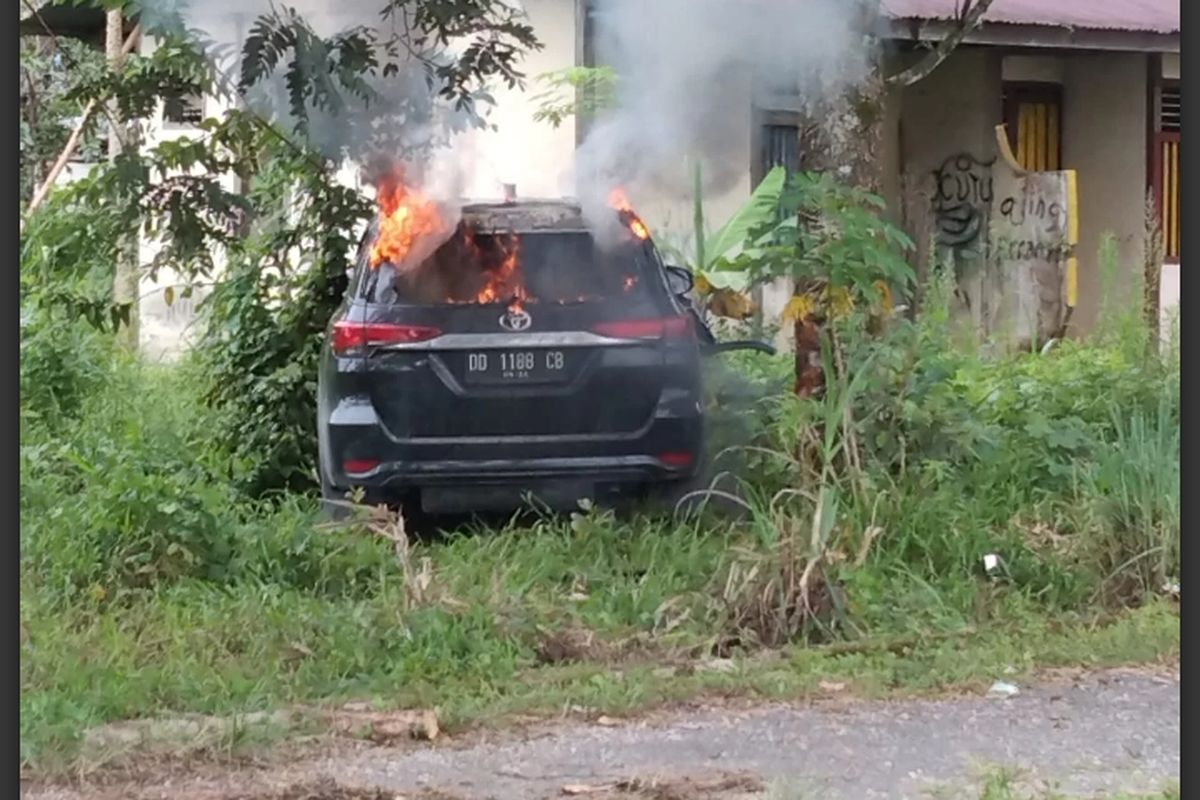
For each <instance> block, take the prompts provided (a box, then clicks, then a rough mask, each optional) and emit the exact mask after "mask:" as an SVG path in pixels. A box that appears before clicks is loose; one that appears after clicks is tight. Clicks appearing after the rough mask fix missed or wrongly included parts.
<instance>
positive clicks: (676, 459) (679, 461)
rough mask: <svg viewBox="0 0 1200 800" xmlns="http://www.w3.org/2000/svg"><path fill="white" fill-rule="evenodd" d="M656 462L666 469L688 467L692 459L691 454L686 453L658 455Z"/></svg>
mask: <svg viewBox="0 0 1200 800" xmlns="http://www.w3.org/2000/svg"><path fill="white" fill-rule="evenodd" d="M658 460H659V461H661V462H662V463H664V464H666V465H667V466H668V467H690V466H691V465H692V460H693V458H692V454H691V453H687V452H677V453H659V454H658Z"/></svg>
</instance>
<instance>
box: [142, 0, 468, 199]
mask: <svg viewBox="0 0 1200 800" xmlns="http://www.w3.org/2000/svg"><path fill="white" fill-rule="evenodd" d="M146 5H147V6H150V7H151V9H152V10H153V9H154V8H155V7H157V10H158V12H159V14H158V15H157V16H158V17H160V18H166V17H167V16H168V15H169V14H173V15H175V16H177V17H178V18H179V19H180V20H181V21H182V23H183V25H184V26H185V27H186V28H188V29H190V30H193V31H196V32H198V33H199V34H200V36H201V37H203V38H204V39H205V40H206V41H208V42H209V43H210V51H209V55H210V57H212V59H213V61H214V63H215V64H216V65H217V67H218V71H219V74H220V75H221V77H222V79H223V84H224V87H225V88H226V89H227V90H234V94H235V95H236V94H238V93H237V92H236V87H237V80H238V76H239V75H240V72H241V62H242V51H243V47H244V45H245V42H246V39H247V37H248V36H249V35H250V33H251V28H252V26H253V25H254V24H255V22H256V21H257V20H258V19H259V17H261V16H263V15H267V14H271V13H273V12H276V11H285V10H294V11H295V12H296V14H297V15H299V16H300V17H302V18H303V19H304V21H305V22H306V23H307V24H308V25H309V26H310V27H311V28H312V30H313V32H314V33H315V34H317V35H318V36H320V37H323V38H326V37H331V36H334V35H337V34H341V33H345V32H347V31H350V30H353V29H356V28H362V27H366V28H372V29H375V30H376V31H377V32H378V33H379V35H380V36H381V37H386V36H387V35H389V34H390V33H391V32H392V28H393V26H397V25H399V24H400V23H399V22H398V21H396V20H391V21H388V20H384V19H382V18H381V15H380V10H381V8H382V6H383V3H382V2H381V0H339V1H338V2H336V3H331V2H328V1H327V0H286V1H285V2H284V3H278V2H275V1H274V0H190V2H189V1H188V0H159V2H158V3H157V4H155V3H147V4H146ZM151 17H152V18H153V17H154V15H153V14H152V15H151ZM293 57H295V54H292V53H288V54H286V55H285V56H284V58H283V59H282V61H283V64H282V65H281V66H280V68H279V69H277V70H276V71H275V73H274V74H272V75H270V76H268V77H266V78H265V79H264V80H262V81H261V82H260V83H259V84H258V85H256V86H254V87H252V88H251V89H250V90H249V91H248V92H246V93H245V94H244V95H240V96H237V97H235V98H231V99H235V100H236V102H238V103H240V104H241V105H242V106H243V107H244V108H246V109H247V110H249V111H251V112H253V113H255V114H258V115H259V116H262V117H263V118H265V119H269V120H271V121H274V122H276V123H278V124H280V125H281V126H283V127H284V128H287V129H291V130H294V129H295V123H296V119H295V118H294V116H293V115H292V113H291V110H290V106H289V99H288V89H287V86H286V85H285V82H284V77H283V74H284V67H285V66H286V64H287V62H289V61H290V60H291V59H292V58H293ZM321 66H323V64H322V65H321ZM367 83H368V85H369V86H370V88H371V90H372V91H373V93H374V96H373V97H372V98H371V99H370V101H367V100H364V99H363V98H360V97H357V96H355V95H353V94H351V93H349V92H345V91H340V92H339V94H340V96H341V100H342V102H343V104H344V105H343V107H342V108H340V109H338V110H336V111H331V110H329V109H325V108H317V107H314V106H313V105H312V104H311V103H310V104H309V105H308V107H307V126H306V130H305V131H304V132H303V134H302V135H303V138H304V140H305V142H306V144H308V145H309V146H311V147H313V148H314V149H316V150H317V151H318V152H320V153H321V154H323V155H324V156H326V157H327V158H330V159H332V160H334V161H335V162H339V163H341V162H346V161H349V162H351V163H353V164H356V165H358V166H360V167H363V169H364V171H363V178H365V179H366V180H367V181H368V182H370V183H372V184H375V182H376V179H377V178H378V176H379V174H380V169H381V167H380V164H381V159H390V160H392V161H393V162H394V166H395V167H397V168H402V169H403V171H404V172H405V174H406V175H409V176H413V177H414V178H421V179H424V178H428V185H426V186H424V187H423V188H424V189H425V191H426V192H427V193H429V194H431V195H433V196H436V197H438V198H439V199H444V200H446V201H451V200H457V197H458V194H459V193H460V191H461V189H462V186H463V185H464V183H465V177H466V173H467V172H468V171H469V169H470V159H469V158H466V157H464V156H465V155H469V152H468V151H467V150H466V148H463V147H461V146H460V143H462V142H463V141H464V140H465V139H466V138H468V136H469V133H468V132H469V129H470V125H469V116H468V115H467V114H466V113H465V112H463V111H460V110H457V109H455V108H453V106H452V104H451V103H450V102H448V101H446V100H444V99H442V98H439V97H438V96H437V94H436V87H431V86H430V84H429V82H428V80H427V75H426V72H425V68H424V65H423V64H422V63H421V62H420V61H418V60H417V59H416V58H409V60H408V61H407V62H406V63H402V64H401V68H400V71H399V72H398V73H395V74H390V75H387V76H382V75H378V76H375V77H373V78H369V79H368V80H367ZM335 86H336V83H335ZM339 88H340V87H339ZM479 110H480V111H484V112H486V110H487V109H486V107H481V108H480V109H479ZM293 135H301V134H298V133H295V134H293ZM455 150H459V151H460V152H455ZM368 165H370V166H368Z"/></svg>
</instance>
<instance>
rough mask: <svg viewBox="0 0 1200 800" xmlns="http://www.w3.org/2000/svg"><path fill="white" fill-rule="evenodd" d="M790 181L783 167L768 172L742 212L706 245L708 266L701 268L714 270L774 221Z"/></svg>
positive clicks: (743, 205)
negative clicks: (754, 232) (753, 232)
mask: <svg viewBox="0 0 1200 800" xmlns="http://www.w3.org/2000/svg"><path fill="white" fill-rule="evenodd" d="M786 179H787V170H785V169H784V168H783V167H775V168H774V169H772V170H771V171H770V172H768V173H767V175H766V177H765V178H763V179H762V182H760V183H759V184H758V186H757V187H755V189H754V191H753V192H751V194H750V197H749V198H747V200H746V202H745V203H743V204H742V206H741V208H739V209H738V210H737V211H735V212H734V214H733V216H732V217H730V218H729V219H728V220H726V221H725V224H724V225H722V226H721V227H720V228H718V229H717V230H716V231H714V232H713V233H712V235H711V236H709V237H708V238H707V240H706V241H705V242H704V254H705V263H703V264H700V265H698V266H700V267H701V268H702V269H710V268H712V266H713V264H714V263H715V262H716V261H717V260H718V259H720V258H722V257H724V256H727V255H728V254H729V252H730V251H731V250H733V248H735V247H737V246H739V245H741V244H744V243H745V242H746V239H747V238H749V236H750V233H751V232H752V231H754V230H755V229H756V228H759V227H760V226H762V225H763V224H765V223H767V222H769V221H771V219H772V218H773V217H774V216H775V215H776V213H778V209H779V199H780V197H781V196H782V194H783V185H784V181H785V180H786Z"/></svg>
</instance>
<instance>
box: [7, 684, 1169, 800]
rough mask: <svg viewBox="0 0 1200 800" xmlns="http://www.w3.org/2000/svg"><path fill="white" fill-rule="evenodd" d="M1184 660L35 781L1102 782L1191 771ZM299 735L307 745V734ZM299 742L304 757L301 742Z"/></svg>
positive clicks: (782, 789)
mask: <svg viewBox="0 0 1200 800" xmlns="http://www.w3.org/2000/svg"><path fill="white" fill-rule="evenodd" d="M1179 712H1180V706H1179V673H1178V670H1177V669H1169V670H1161V671H1149V670H1123V671H1120V670H1119V671H1105V672H1096V673H1083V672H1073V673H1062V674H1059V675H1058V676H1056V677H1054V678H1051V679H1047V680H1045V681H1043V682H1041V683H1039V684H1038V685H1036V686H1021V687H1019V692H1018V693H1017V694H1015V695H1014V696H1010V697H1007V698H999V697H995V696H987V695H985V694H982V693H980V694H975V695H968V696H959V697H951V698H942V699H922V700H903V701H863V700H853V699H851V698H846V699H845V700H842V701H833V702H827V703H821V704H816V705H813V704H809V705H804V706H801V705H789V704H770V705H756V706H745V707H738V708H729V707H726V708H717V707H711V706H708V707H698V708H693V709H689V710H675V711H672V712H669V713H661V714H653V715H648V716H646V717H644V718H641V719H630V720H609V719H603V718H601V719H600V720H597V721H593V722H590V723H575V722H559V723H544V724H538V725H533V726H526V727H524V728H520V729H515V730H507V731H489V732H476V733H473V734H469V735H464V736H461V737H454V738H451V737H447V736H444V735H443V736H439V737H438V738H437V739H436V740H435V742H433V743H424V744H422V743H417V742H412V741H407V740H405V739H404V738H403V737H401V738H398V739H395V740H389V742H387V743H370V742H350V741H349V740H347V739H344V738H326V739H321V740H315V741H313V742H310V743H309V745H307V746H305V748H304V749H303V750H302V751H297V752H292V753H289V752H285V751H283V750H278V751H276V752H275V753H274V754H273V755H270V756H267V757H265V758H263V759H262V760H259V761H257V762H247V761H245V760H241V761H239V762H234V763H226V764H223V765H222V764H215V763H213V762H212V761H211V759H209V760H204V761H199V762H196V763H193V764H191V765H190V766H189V765H187V764H184V763H180V762H170V763H167V764H161V763H160V764H159V765H158V766H157V767H147V766H144V765H143V766H142V767H140V768H135V769H131V770H130V771H128V772H123V773H120V772H114V771H112V770H106V771H101V772H99V773H96V774H94V775H92V776H91V777H90V778H89V779H88V780H87V781H72V782H71V783H70V784H63V783H59V784H55V785H47V784H40V785H39V784H33V783H27V784H26V785H25V786H23V788H22V796H23V797H26V798H31V800H32V799H33V798H36V799H37V800H82V798H104V799H105V800H107V799H108V798H113V799H114V800H115V798H130V799H131V800H132V799H134V798H136V799H137V800H151V799H154V800H158V799H159V798H162V799H163V800H165V799H166V798H172V800H173V799H174V798H197V799H198V800H350V799H351V798H358V799H360V800H365V799H367V798H371V799H374V798H388V800H391V799H392V798H409V799H411V800H417V799H418V798H419V799H420V800H435V798H436V799H437V800H485V799H486V798H495V800H525V798H551V797H555V798H561V797H585V798H592V799H593V800H614V799H615V798H628V800H642V799H643V798H652V799H653V800H668V799H670V800H673V799H674V798H699V799H700V800H705V799H708V800H735V799H740V798H752V797H762V798H780V800H784V799H785V798H786V800H799V799H800V798H845V799H846V800H865V799H866V798H929V797H972V796H977V789H974V788H972V787H976V786H978V783H979V781H980V779H981V775H983V774H984V772H985V771H987V770H988V769H989V768H995V767H1004V768H1015V769H1018V770H1021V774H1022V776H1023V781H1024V782H1025V783H1026V784H1027V785H1028V786H1032V787H1041V788H1044V789H1051V788H1052V789H1054V790H1055V791H1058V792H1062V793H1064V794H1067V795H1078V796H1081V797H1097V796H1099V797H1104V796H1108V795H1112V794H1116V793H1119V792H1151V791H1156V790H1160V789H1161V788H1163V787H1164V786H1166V785H1168V784H1169V783H1172V782H1178V779H1179V768H1180V747H1179V732H1180V721H1179ZM289 747H292V748H295V747H296V745H294V744H293V745H290V746H289ZM301 752H302V753H303V754H302V755H301V754H300V753H301Z"/></svg>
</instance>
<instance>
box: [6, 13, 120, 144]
mask: <svg viewBox="0 0 1200 800" xmlns="http://www.w3.org/2000/svg"><path fill="white" fill-rule="evenodd" d="M22 3H23V4H24V5H25V7H26V8H27V9H29V13H31V14H33V16H34V17H35V18H36V19H37V21H38V24H39V25H41V26H42V30H44V31H45V32H46V36H47V37H49V39H50V43H51V44H52V45H54V49H55V50H57V51H58V52H59V53H62V56H63V58H65V59H66V60H67V62H68V65H69V66H71V67H75V68H76V69H78V68H79V62H78V61H76V60H75V58H74V57H73V56H72V55H71V54H70V53H69V52H68V51H67V49H66V48H65V47H63V46H62V45H61V44H60V43H59V41H58V36H57V34H55V33H54V31H53V29H51V27H50V26H49V25H48V24H47V23H46V19H45V18H44V17H43V16H42V13H41V12H40V11H38V9H37V8H36V7H34V5H33V3H31V2H30V0H22ZM140 30H141V26H140V25H139V26H137V27H135V28H134V29H133V31H131V32H130V34H129V38H128V39H126V40H125V47H122V48H121V58H124V57H125V56H127V55H129V53H130V52H132V50H133V45H134V44H135V43H136V42H137V34H138V32H139V31H140ZM100 113H102V114H104V116H106V117H108V124H109V125H111V126H112V127H113V130H114V131H115V132H116V135H117V141H119V142H120V143H121V146H122V147H125V146H126V144H127V143H126V141H125V136H124V134H123V133H121V126H120V125H118V124H117V121H116V120H115V119H113V115H112V112H110V111H109V110H108V107H107V106H100ZM88 114H89V112H88V111H84V116H85V117H86V116H88Z"/></svg>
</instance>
